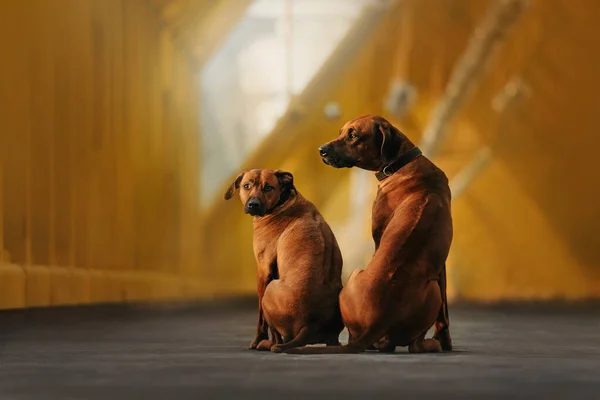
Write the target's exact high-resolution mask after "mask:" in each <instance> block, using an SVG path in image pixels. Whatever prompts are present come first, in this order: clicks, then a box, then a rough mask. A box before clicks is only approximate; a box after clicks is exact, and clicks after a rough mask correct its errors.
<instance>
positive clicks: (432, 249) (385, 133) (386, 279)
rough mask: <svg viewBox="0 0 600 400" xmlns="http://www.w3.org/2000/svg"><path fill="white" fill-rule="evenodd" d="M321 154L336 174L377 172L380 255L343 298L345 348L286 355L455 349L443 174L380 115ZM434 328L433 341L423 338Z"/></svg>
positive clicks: (350, 128)
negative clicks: (345, 170) (354, 169)
mask: <svg viewBox="0 0 600 400" xmlns="http://www.w3.org/2000/svg"><path fill="white" fill-rule="evenodd" d="M319 152H320V155H321V158H322V160H323V161H324V162H325V163H326V164H328V165H331V166H333V167H335V168H350V167H358V168H362V169H365V170H369V171H374V172H376V174H375V176H376V177H377V179H378V181H379V188H378V190H377V196H376V199H375V202H374V204H373V211H372V235H373V240H374V241H375V254H374V255H373V258H372V260H371V261H370V263H369V265H368V266H367V267H366V269H365V270H356V271H354V272H353V273H352V274H351V276H350V278H349V279H348V282H347V284H346V286H345V287H344V289H343V290H342V291H341V293H340V308H341V312H342V317H343V321H344V323H345V325H346V327H347V328H348V331H349V341H348V344H347V345H346V346H341V347H329V348H318V347H305V348H302V349H292V350H289V351H287V352H289V353H298V354H319V353H320V354H323V353H356V352H362V351H365V350H366V349H370V348H372V347H375V348H377V349H378V350H379V351H381V352H393V351H394V350H395V348H396V346H408V350H409V351H410V352H412V353H423V352H439V351H442V350H448V351H449V350H451V349H452V340H451V338H450V331H449V319H448V306H447V302H446V258H447V256H448V252H449V249H450V243H451V241H452V217H451V213H450V189H449V187H448V179H447V178H446V175H445V174H444V173H443V172H442V171H441V170H440V169H439V168H437V167H436V166H435V165H434V164H433V163H432V162H431V161H429V160H428V159H427V158H425V157H424V156H423V155H422V154H421V151H420V150H419V149H418V148H417V147H416V146H415V145H414V144H413V143H412V142H411V141H410V140H409V139H408V138H407V137H406V136H405V135H404V134H402V133H401V132H400V131H399V130H398V129H396V128H395V127H393V126H392V125H391V124H390V123H389V122H388V121H386V120H385V119H383V118H382V117H379V116H371V115H366V116H362V117H359V118H356V119H353V120H351V121H349V122H347V123H346V124H345V125H344V126H343V127H342V129H341V130H340V132H339V136H338V137H337V139H335V140H333V141H331V142H329V143H327V144H325V145H323V146H321V147H320V148H319ZM434 324H435V335H434V338H433V339H425V335H426V333H427V331H428V330H429V329H430V328H431V327H432V326H433V325H434Z"/></svg>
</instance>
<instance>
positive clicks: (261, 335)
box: [249, 275, 270, 350]
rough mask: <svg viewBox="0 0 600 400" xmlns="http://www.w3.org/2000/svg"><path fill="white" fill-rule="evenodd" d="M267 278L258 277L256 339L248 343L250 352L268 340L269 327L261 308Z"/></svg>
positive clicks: (267, 282)
mask: <svg viewBox="0 0 600 400" xmlns="http://www.w3.org/2000/svg"><path fill="white" fill-rule="evenodd" d="M269 281H270V279H269V277H268V276H266V277H265V276H261V275H259V276H258V282H257V291H258V323H257V324H256V337H255V338H254V340H253V341H252V343H250V347H249V348H250V350H256V348H257V346H258V344H259V343H260V342H261V341H263V340H267V339H269V326H268V325H267V321H265V316H264V313H263V308H262V299H263V295H264V294H265V290H266V288H267V285H268V284H269Z"/></svg>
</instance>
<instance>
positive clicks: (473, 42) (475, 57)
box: [420, 0, 529, 158]
mask: <svg viewBox="0 0 600 400" xmlns="http://www.w3.org/2000/svg"><path fill="white" fill-rule="evenodd" d="M528 3H529V2H528V0H495V1H494V3H493V4H492V6H491V7H490V9H489V10H488V12H487V14H486V15H485V17H484V19H483V20H482V21H481V23H480V24H479V26H478V27H477V28H476V29H475V31H474V32H473V35H472V36H471V39H470V40H469V43H468V45H467V49H466V50H465V52H464V53H463V55H462V56H461V58H460V59H459V61H458V62H457V64H456V66H455V67H454V69H453V71H452V74H451V76H450V79H449V81H448V84H447V86H446V91H445V93H444V95H443V96H442V98H441V99H440V101H439V102H438V104H437V106H436V108H435V109H434V111H433V115H432V117H431V120H430V122H429V124H428V125H427V127H426V128H425V131H424V133H423V138H422V142H421V144H420V147H421V149H422V150H423V153H424V154H425V155H427V156H428V157H431V158H433V157H435V156H436V155H437V153H438V152H439V150H440V148H441V147H442V146H443V142H444V140H445V139H446V138H447V136H448V125H449V123H450V122H451V120H452V118H453V117H454V116H455V115H456V113H457V112H458V110H460V108H461V107H462V105H463V104H464V102H465V100H466V99H467V97H468V95H469V94H470V92H471V91H472V90H473V88H475V87H476V85H477V84H478V83H479V81H480V79H481V77H482V76H483V73H484V72H485V69H486V67H487V66H488V65H489V63H490V61H491V59H492V56H493V55H494V53H495V51H496V50H497V49H498V48H499V47H500V45H501V44H503V43H504V42H505V41H506V37H507V34H508V32H509V30H510V29H511V28H512V27H513V26H514V24H515V22H516V21H517V20H518V17H519V16H520V15H521V14H522V12H523V11H524V10H525V8H526V6H527V5H528Z"/></svg>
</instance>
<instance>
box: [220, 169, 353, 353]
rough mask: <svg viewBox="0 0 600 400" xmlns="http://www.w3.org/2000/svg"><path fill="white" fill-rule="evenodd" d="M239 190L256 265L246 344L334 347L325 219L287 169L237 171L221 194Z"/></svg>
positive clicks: (332, 246) (335, 306) (337, 320)
mask: <svg viewBox="0 0 600 400" xmlns="http://www.w3.org/2000/svg"><path fill="white" fill-rule="evenodd" d="M238 191H239V195H240V199H241V201H242V203H243V204H244V211H245V212H246V213H247V214H250V215H252V216H253V217H254V256H255V257H256V264H257V266H258V326H257V332H256V337H255V339H254V340H253V341H252V343H251V345H250V349H257V350H271V351H273V352H276V353H277V352H282V351H283V350H286V349H290V348H293V347H298V346H304V345H307V344H317V343H325V344H326V345H329V346H339V345H340V343H339V341H338V338H339V334H340V332H341V331H342V329H343V328H344V324H343V322H342V317H341V314H340V309H339V299H338V296H339V293H340V291H341V289H342V278H341V275H342V255H341V252H340V249H339V247H338V244H337V241H336V239H335V236H334V235H333V233H332V231H331V229H330V228H329V225H327V223H326V222H325V220H324V219H323V217H322V216H321V214H320V213H319V211H318V210H317V208H316V207H315V206H314V205H313V204H312V203H311V202H310V201H308V200H306V199H305V198H304V197H302V195H301V194H300V193H299V192H298V191H297V190H296V188H295V187H294V178H293V176H292V174H291V173H289V172H284V171H279V170H277V171H273V170H265V169H262V170H261V169H253V170H250V171H245V172H242V173H240V174H239V175H238V176H237V178H236V179H235V181H234V182H233V183H232V184H231V186H230V188H229V190H227V192H226V193H225V200H228V199H230V198H231V197H233V195H234V194H235V193H236V192H238ZM269 328H270V330H271V336H272V340H269V335H268V329H269Z"/></svg>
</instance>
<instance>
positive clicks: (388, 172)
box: [375, 146, 423, 181]
mask: <svg viewBox="0 0 600 400" xmlns="http://www.w3.org/2000/svg"><path fill="white" fill-rule="evenodd" d="M421 154H423V152H422V151H421V149H419V148H418V147H416V146H415V147H413V148H412V149H410V150H409V151H407V152H406V153H404V154H402V155H401V156H400V157H399V158H398V159H396V161H394V162H392V163H391V164H388V165H386V166H385V167H383V169H382V170H381V171H379V172H378V173H376V174H375V177H376V178H377V180H378V181H382V180H384V179H385V178H387V177H388V176H392V175H393V174H394V172H396V171H398V170H399V169H400V168H402V167H404V166H405V165H406V164H408V163H409V162H411V161H412V160H414V159H415V158H417V156H419V155H421Z"/></svg>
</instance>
